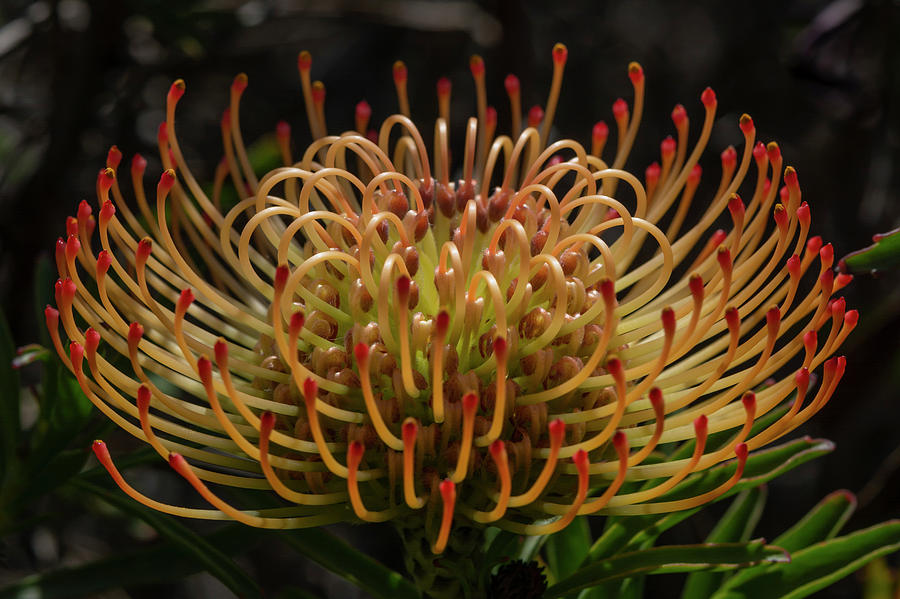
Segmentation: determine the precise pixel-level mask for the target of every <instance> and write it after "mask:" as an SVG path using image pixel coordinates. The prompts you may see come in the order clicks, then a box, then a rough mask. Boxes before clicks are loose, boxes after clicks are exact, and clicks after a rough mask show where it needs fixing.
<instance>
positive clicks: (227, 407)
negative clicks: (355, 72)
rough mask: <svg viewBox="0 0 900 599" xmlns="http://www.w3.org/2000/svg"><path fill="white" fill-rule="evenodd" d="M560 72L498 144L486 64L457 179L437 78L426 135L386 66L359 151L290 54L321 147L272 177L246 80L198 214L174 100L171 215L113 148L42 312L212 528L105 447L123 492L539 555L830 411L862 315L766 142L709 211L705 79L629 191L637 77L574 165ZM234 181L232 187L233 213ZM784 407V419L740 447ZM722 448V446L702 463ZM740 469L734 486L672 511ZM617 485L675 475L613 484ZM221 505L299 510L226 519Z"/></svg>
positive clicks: (732, 163)
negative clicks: (665, 453)
mask: <svg viewBox="0 0 900 599" xmlns="http://www.w3.org/2000/svg"><path fill="white" fill-rule="evenodd" d="M553 61H554V70H553V77H552V82H551V83H550V91H549V95H548V98H547V101H546V104H545V105H544V106H543V107H534V108H532V109H531V110H529V111H528V112H527V114H526V115H525V122H523V119H522V116H523V110H522V107H521V104H520V90H519V81H518V79H516V78H515V77H514V76H512V75H510V76H509V77H507V79H506V81H505V84H506V90H507V92H508V99H509V103H510V112H511V114H512V123H511V128H510V129H509V130H508V131H509V133H502V134H501V133H498V130H500V129H501V127H500V126H499V125H498V123H497V113H496V111H495V110H494V109H493V108H491V107H490V106H488V104H487V98H486V92H485V66H484V63H483V61H482V60H481V58H479V57H473V58H472V60H471V63H470V66H471V71H472V76H473V78H474V84H475V91H476V98H477V116H475V117H472V118H470V119H469V120H468V121H467V122H466V123H465V139H464V144H462V147H463V148H464V150H463V152H462V160H461V161H459V162H453V161H452V160H451V157H450V150H449V146H450V142H449V139H448V131H449V128H448V122H449V118H450V114H449V100H450V94H451V84H450V82H449V81H448V80H446V79H441V80H439V81H438V83H437V94H438V106H439V118H438V119H437V121H436V123H435V124H434V126H433V129H432V128H431V126H430V125H429V126H428V127H427V128H423V129H421V130H420V129H419V128H418V127H417V126H416V125H415V124H414V123H413V122H412V121H411V120H410V118H409V114H410V110H409V102H408V99H407V94H406V81H407V70H406V67H405V66H404V65H403V64H402V63H399V62H398V63H396V64H395V65H394V70H393V75H394V83H395V85H396V90H397V96H398V99H399V108H400V112H399V113H398V114H395V115H393V116H390V117H389V118H387V119H386V120H385V121H384V122H383V123H382V124H381V126H380V127H379V128H378V129H374V130H370V129H369V125H370V117H371V109H370V108H369V106H368V105H367V104H366V103H365V102H361V103H360V104H359V105H358V106H357V109H356V126H355V130H354V131H348V132H344V133H341V134H339V135H338V134H335V132H334V131H331V132H330V131H329V129H328V128H327V127H326V123H325V118H324V109H323V106H324V98H325V88H324V86H323V85H322V84H321V83H320V82H312V81H311V78H310V72H311V66H312V61H311V58H310V56H309V54H307V53H301V54H300V58H299V71H300V79H301V84H302V89H303V98H304V100H305V108H306V113H307V116H308V121H309V126H310V129H311V131H312V134H313V138H314V139H315V141H314V142H313V143H312V144H311V145H310V146H309V147H308V148H306V149H305V150H304V151H303V152H301V153H299V154H293V153H292V150H291V146H290V141H289V138H290V131H289V128H288V126H287V125H286V124H280V125H279V126H278V130H277V136H278V137H277V139H278V141H279V147H280V150H281V155H282V159H283V162H284V165H285V166H283V167H282V168H277V169H275V170H273V171H271V172H269V173H266V174H265V175H263V176H261V177H260V176H258V174H257V173H255V172H254V171H253V168H252V166H251V164H250V161H249V159H248V156H247V152H246V150H245V146H244V142H243V137H242V133H241V130H240V127H239V118H238V117H239V110H240V99H241V96H242V94H243V93H244V90H245V88H246V87H247V78H246V76H244V75H239V76H238V77H237V78H236V79H235V80H234V83H233V84H232V87H231V100H230V107H229V108H228V110H226V112H225V114H224V116H223V119H222V122H221V134H222V138H223V141H224V159H223V161H222V163H221V164H220V167H219V169H218V170H217V173H216V178H215V183H214V186H213V191H212V193H211V194H209V195H208V194H207V193H206V192H205V191H204V189H203V188H202V187H201V186H200V184H199V183H198V181H197V180H196V179H195V177H194V175H193V174H192V172H191V170H190V168H189V166H188V164H187V163H186V161H185V158H184V156H183V155H182V151H181V149H180V146H179V142H178V137H177V135H176V127H175V124H176V114H175V113H176V105H177V104H178V102H179V101H182V96H183V94H184V92H185V84H184V83H183V82H182V81H180V80H179V81H176V82H175V83H174V84H173V85H172V87H171V89H170V91H169V95H168V98H167V117H166V122H165V123H164V125H163V126H161V127H160V130H159V153H160V157H161V160H162V163H163V165H164V168H165V171H164V172H163V173H162V176H161V177H160V178H159V182H158V184H157V186H156V191H155V197H154V195H152V194H151V195H150V196H149V197H148V196H147V192H146V191H145V181H144V179H145V168H146V162H145V161H144V160H143V159H142V158H141V157H140V156H137V155H136V156H134V158H133V160H132V161H131V169H130V175H131V176H130V179H131V187H133V196H134V202H131V201H126V199H125V193H124V190H123V189H122V188H121V187H124V184H123V183H122V179H123V178H122V177H120V176H118V173H119V172H120V170H119V166H120V161H121V159H122V154H121V153H120V152H119V151H118V150H117V149H116V148H115V147H114V148H113V149H112V150H110V153H109V157H108V161H107V165H106V168H105V169H104V170H102V171H100V174H99V177H98V179H97V198H98V203H97V204H96V205H93V206H92V205H91V204H90V203H88V202H82V203H81V205H80V206H79V209H78V213H77V216H75V217H71V218H70V219H69V220H68V222H67V238H65V239H63V238H60V240H59V241H58V243H57V248H56V262H57V266H58V269H59V275H60V279H59V281H58V282H57V284H56V304H57V308H52V307H48V308H47V310H46V317H47V324H48V327H49V329H50V332H51V334H52V335H53V341H54V344H55V346H56V349H57V351H58V352H59V354H60V356H61V357H62V359H63V360H64V362H66V364H68V365H69V367H70V368H71V370H72V372H73V373H74V374H75V376H76V377H77V379H78V382H79V383H80V385H81V388H82V389H83V390H84V392H85V394H87V396H88V397H89V398H90V400H91V401H92V402H93V403H94V404H95V405H96V406H97V408H98V409H99V410H101V411H103V412H104V413H105V414H106V415H107V416H108V417H109V418H110V419H112V420H113V421H114V422H115V423H116V424H118V425H119V426H121V427H122V428H124V429H125V430H126V431H128V432H129V433H131V434H133V435H134V436H136V437H138V438H139V439H141V440H144V441H146V442H147V443H149V444H150V445H151V446H152V447H153V448H154V449H155V450H156V451H157V452H159V454H160V455H161V456H162V457H163V458H165V459H167V460H168V461H169V462H170V464H171V465H172V467H173V468H174V469H175V470H176V471H177V472H178V473H179V474H180V475H182V476H183V477H184V478H185V479H187V481H188V483H190V485H192V486H193V487H194V488H195V489H196V490H197V492H198V493H199V494H200V495H201V496H202V497H203V498H204V499H205V500H206V501H207V502H208V503H209V504H211V507H210V508H209V509H195V508H187V507H180V506H175V505H168V504H163V503H160V502H158V501H156V500H154V499H152V498H150V497H147V496H145V495H143V494H142V493H141V492H140V491H139V490H138V489H135V488H133V487H132V486H130V485H129V483H128V482H127V481H126V480H125V479H124V478H123V477H122V475H121V474H120V473H119V472H118V471H117V469H116V467H115V465H114V463H113V461H112V459H111V457H110V454H109V452H108V451H107V449H106V446H105V445H104V444H103V442H100V441H98V442H97V443H95V447H94V449H95V452H96V454H97V456H98V458H99V459H100V460H101V462H102V463H103V465H104V466H105V467H106V468H107V469H108V470H109V472H110V474H111V475H112V476H113V478H114V479H115V481H116V482H117V484H118V485H119V486H120V487H121V488H122V489H123V490H124V491H125V492H126V493H128V494H129V495H130V496H132V497H133V498H135V499H136V500H138V501H140V502H142V503H144V504H146V505H148V506H151V507H153V508H155V509H158V510H160V511H163V512H167V513H170V514H176V515H180V516H187V517H195V518H206V519H234V520H238V521H241V522H244V523H246V524H249V525H252V526H258V527H266V528H292V527H305V526H316V525H322V524H327V523H332V522H336V521H341V520H350V521H368V522H379V521H385V520H391V519H402V520H406V521H409V519H410V518H418V515H421V519H420V520H414V521H416V522H420V523H421V529H422V530H423V531H424V535H425V537H426V538H427V540H428V543H429V544H430V546H431V548H432V551H433V552H434V553H441V552H443V551H444V550H445V548H446V547H447V545H448V541H449V539H450V538H451V532H452V530H453V529H454V527H457V528H458V527H462V526H468V527H473V526H474V527H477V526H480V525H489V524H491V525H495V526H498V527H500V528H503V529H507V530H510V531H514V532H518V533H523V534H533V535H534V534H546V533H551V532H554V531H558V530H560V529H562V528H563V527H565V526H566V525H567V524H568V523H570V522H571V521H572V520H573V518H574V517H575V516H576V515H579V514H641V513H658V512H667V511H674V510H681V509H686V508H691V507H695V506H698V505H701V504H703V503H705V502H708V501H711V500H713V499H715V498H716V497H718V496H719V495H721V494H723V493H725V492H727V491H728V490H729V489H730V488H731V487H732V486H733V485H734V484H735V483H736V482H737V481H738V480H739V479H740V477H741V474H742V471H743V466H744V463H745V461H746V459H747V454H748V451H751V450H753V449H756V448H759V447H761V446H763V445H766V444H767V443H769V442H771V441H773V440H774V439H776V438H778V437H781V436H782V435H785V434H787V433H789V432H790V431H792V430H793V429H795V428H796V427H797V426H799V425H800V424H801V423H803V422H805V421H806V420H807V419H808V418H809V417H810V416H812V415H813V414H814V413H815V412H817V411H818V410H819V409H821V408H822V406H823V405H825V403H826V402H827V401H828V400H829V398H830V397H831V396H832V394H833V393H834V391H835V387H836V385H837V384H838V381H839V380H840V379H841V376H842V374H843V372H844V367H845V361H844V358H842V357H832V356H833V354H835V352H836V351H837V350H838V348H839V347H840V345H841V344H842V343H843V341H844V339H845V338H846V337H847V335H848V334H849V332H850V331H851V330H852V329H853V327H854V325H855V324H856V320H857V313H856V311H854V310H849V311H848V310H846V306H845V303H844V300H843V299H841V298H838V299H834V298H833V296H834V294H835V293H836V292H837V291H838V290H839V289H840V288H841V287H843V286H844V285H846V284H847V283H848V282H849V277H848V276H846V275H837V276H834V275H833V271H832V262H833V251H832V248H831V246H830V245H827V244H826V245H823V243H822V241H821V239H819V238H818V237H810V236H809V232H810V209H809V207H808V206H807V204H806V203H805V202H803V201H802V200H801V194H800V187H799V184H798V178H797V173H796V172H795V171H794V170H793V169H792V168H790V167H787V168H783V161H782V156H781V153H780V151H779V149H778V146H777V145H776V144H774V143H770V144H768V145H767V146H766V145H764V144H763V143H761V142H758V141H757V140H756V130H755V128H754V125H753V121H752V120H751V119H750V117H749V116H746V115H745V116H743V117H742V118H741V119H740V122H739V123H736V124H735V126H739V128H740V131H741V132H742V134H743V137H744V144H743V147H742V148H741V149H735V148H733V147H729V148H727V149H726V150H725V151H724V152H722V154H721V174H717V175H716V176H718V178H719V183H718V186H717V188H716V189H715V190H714V191H713V192H712V193H706V194H703V197H702V198H700V197H698V198H696V199H695V192H696V191H697V189H698V185H699V183H700V178H701V167H700V166H699V160H700V158H701V155H702V154H703V151H704V149H705V148H706V146H707V142H708V140H709V137H710V132H711V129H712V126H713V122H714V120H715V115H716V105H717V102H716V96H715V94H714V93H713V91H712V90H710V89H707V90H706V91H704V92H703V93H702V95H701V97H700V103H699V105H698V106H697V109H696V111H692V112H695V114H696V115H697V116H696V117H695V119H696V120H695V123H690V122H689V118H688V110H687V109H686V108H685V107H683V106H681V105H678V106H676V107H675V109H674V110H673V112H672V115H671V117H672V122H673V125H674V135H673V136H671V137H667V138H666V139H664V140H663V141H662V143H661V145H660V156H659V160H658V162H654V163H653V164H651V165H650V167H648V168H647V169H646V171H645V172H644V173H643V174H642V176H639V175H636V174H634V173H632V172H629V171H628V170H625V169H624V165H625V162H626V158H627V157H628V154H629V152H630V150H631V148H632V145H633V144H634V142H635V139H636V135H637V131H638V125H639V123H640V120H641V116H642V112H643V99H644V86H645V80H644V73H643V71H642V69H641V67H640V66H639V65H637V64H636V63H632V64H631V65H630V66H629V68H628V76H629V78H630V80H631V85H632V87H633V100H632V101H631V103H630V104H629V103H627V102H626V101H625V100H621V99H620V100H617V101H616V102H615V104H614V105H613V117H614V126H613V129H614V132H613V134H612V137H613V138H614V139H615V143H614V144H613V143H610V144H608V143H607V139H608V137H609V136H610V131H609V127H607V125H606V124H605V123H603V122H600V123H598V124H597V125H596V126H595V127H594V129H593V131H592V135H591V137H590V143H589V144H587V145H582V144H581V143H579V142H577V141H573V140H570V139H561V140H558V141H552V142H551V141H549V137H550V131H551V124H552V122H553V117H554V113H555V111H556V106H557V98H558V97H559V94H560V89H561V85H562V76H563V71H564V67H565V62H566V49H565V47H564V46H562V45H557V46H556V47H555V48H554V49H553ZM428 134H431V135H428ZM426 136H427V137H429V142H430V144H433V147H432V149H431V150H430V151H429V146H428V145H426ZM612 146H614V147H612ZM707 169H709V170H712V169H710V167H709V166H707ZM451 175H453V178H451ZM227 179H230V180H231V183H232V184H233V185H234V187H235V189H237V190H238V191H239V196H240V198H239V201H238V202H237V203H236V204H235V205H232V206H226V205H223V200H222V193H221V192H222V189H223V186H224V185H225V182H226V180H227ZM120 186H121V187H120ZM712 187H715V186H711V189H710V191H712ZM739 194H740V195H739ZM698 208H700V210H697V209H698ZM695 213H699V216H697V217H696V218H695V217H694V216H693V215H694V214H695ZM720 226H722V227H723V228H721V229H719V228H717V227H720ZM60 324H62V328H63V330H64V331H65V335H66V336H67V337H68V340H69V343H68V345H64V343H63V340H62V338H61V336H60V334H59V325H60ZM814 371H819V372H821V375H820V384H819V385H818V386H817V387H815V386H813V385H812V384H811V378H812V373H813V372H814ZM767 380H768V383H767V384H766V385H763V386H761V384H762V383H763V382H764V381H767ZM792 394H793V395H795V399H794V401H793V402H792V403H791V404H790V408H789V409H788V410H787V411H786V412H785V413H784V415H783V416H781V417H779V418H777V419H774V420H772V421H771V423H770V424H768V426H766V427H764V428H762V429H759V428H757V429H753V430H752V433H751V429H752V428H753V424H754V422H755V421H756V420H757V419H758V418H760V417H761V416H762V415H764V414H766V413H768V412H770V411H771V410H773V409H774V408H775V407H776V406H778V405H779V404H780V403H782V401H783V400H785V399H787V398H788V397H789V396H791V395H792ZM722 431H730V435H731V436H730V440H728V441H727V442H726V443H725V444H724V445H720V446H717V447H715V448H708V447H707V443H706V441H707V438H708V436H709V435H710V434H712V433H715V432H722ZM683 440H695V444H694V449H693V453H692V454H691V455H689V456H687V457H685V458H683V459H678V460H670V461H662V462H660V461H658V460H648V457H649V456H651V454H652V453H653V452H654V450H655V449H656V448H657V447H659V446H661V445H663V444H667V443H674V442H678V441H683ZM733 459H734V460H736V463H737V467H736V468H735V471H734V475H733V476H732V477H731V478H730V479H729V480H727V481H726V482H725V483H723V484H722V485H721V486H719V487H717V488H715V489H713V490H712V491H709V492H706V493H704V494H702V495H699V496H696V497H690V498H683V499H678V500H665V499H661V497H662V496H664V495H665V494H666V492H667V491H669V490H670V489H672V488H673V487H675V486H676V485H677V484H678V483H679V482H680V481H682V480H684V479H685V478H686V477H688V476H689V475H691V474H692V473H695V472H699V471H703V470H705V469H708V468H710V467H712V466H714V465H716V464H719V463H721V462H724V461H727V460H733ZM626 480H637V481H640V480H654V481H656V483H655V484H653V485H650V486H649V487H645V488H642V489H640V490H636V491H634V490H630V491H628V492H625V491H623V483H624V482H625V481H626ZM221 485H225V486H234V487H241V488H246V489H252V490H265V491H268V492H269V493H271V494H273V495H277V496H279V497H280V498H281V499H282V500H283V503H284V506H283V507H278V508H274V509H273V508H267V509H257V508H258V506H244V507H241V508H238V507H235V506H233V505H231V504H230V503H228V502H227V501H226V500H225V499H224V498H223V496H222V493H221V490H220V489H219V488H218V487H219V486H221Z"/></svg>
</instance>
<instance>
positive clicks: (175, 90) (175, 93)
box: [166, 79, 184, 103]
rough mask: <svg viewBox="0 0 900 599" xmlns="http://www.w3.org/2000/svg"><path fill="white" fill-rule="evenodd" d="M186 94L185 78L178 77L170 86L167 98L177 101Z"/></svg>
mask: <svg viewBox="0 0 900 599" xmlns="http://www.w3.org/2000/svg"><path fill="white" fill-rule="evenodd" d="M183 95H184V79H176V80H175V81H174V82H173V83H172V86H171V87H169V95H168V97H167V98H166V100H167V101H168V102H173V103H174V102H177V101H178V100H180V99H181V96H183Z"/></svg>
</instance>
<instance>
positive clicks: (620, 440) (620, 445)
mask: <svg viewBox="0 0 900 599" xmlns="http://www.w3.org/2000/svg"><path fill="white" fill-rule="evenodd" d="M612 442H613V447H615V448H616V451H618V452H623V451H625V450H627V449H628V437H626V436H625V433H624V432H623V431H616V432H615V434H614V435H613V438H612ZM585 458H587V454H585Z"/></svg>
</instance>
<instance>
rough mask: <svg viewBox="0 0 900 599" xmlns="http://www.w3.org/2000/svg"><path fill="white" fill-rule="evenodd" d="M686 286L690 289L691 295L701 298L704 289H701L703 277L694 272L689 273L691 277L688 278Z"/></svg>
mask: <svg viewBox="0 0 900 599" xmlns="http://www.w3.org/2000/svg"><path fill="white" fill-rule="evenodd" d="M688 287H690V289H691V295H692V296H694V297H695V298H697V299H701V300H702V299H703V295H704V290H703V277H701V276H700V275H698V274H696V273H694V274H692V275H691V278H690V279H689V280H688Z"/></svg>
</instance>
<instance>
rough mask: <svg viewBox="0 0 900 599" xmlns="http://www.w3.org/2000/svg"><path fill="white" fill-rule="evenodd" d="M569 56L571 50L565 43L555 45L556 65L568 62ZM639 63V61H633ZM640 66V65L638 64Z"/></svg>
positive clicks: (554, 61) (554, 57)
mask: <svg viewBox="0 0 900 599" xmlns="http://www.w3.org/2000/svg"><path fill="white" fill-rule="evenodd" d="M568 57H569V50H568V48H566V45H565V44H556V45H555V46H553V63H554V64H555V65H556V66H562V65H564V64H566V58H568ZM632 64H637V63H632ZM638 68H640V66H638Z"/></svg>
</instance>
